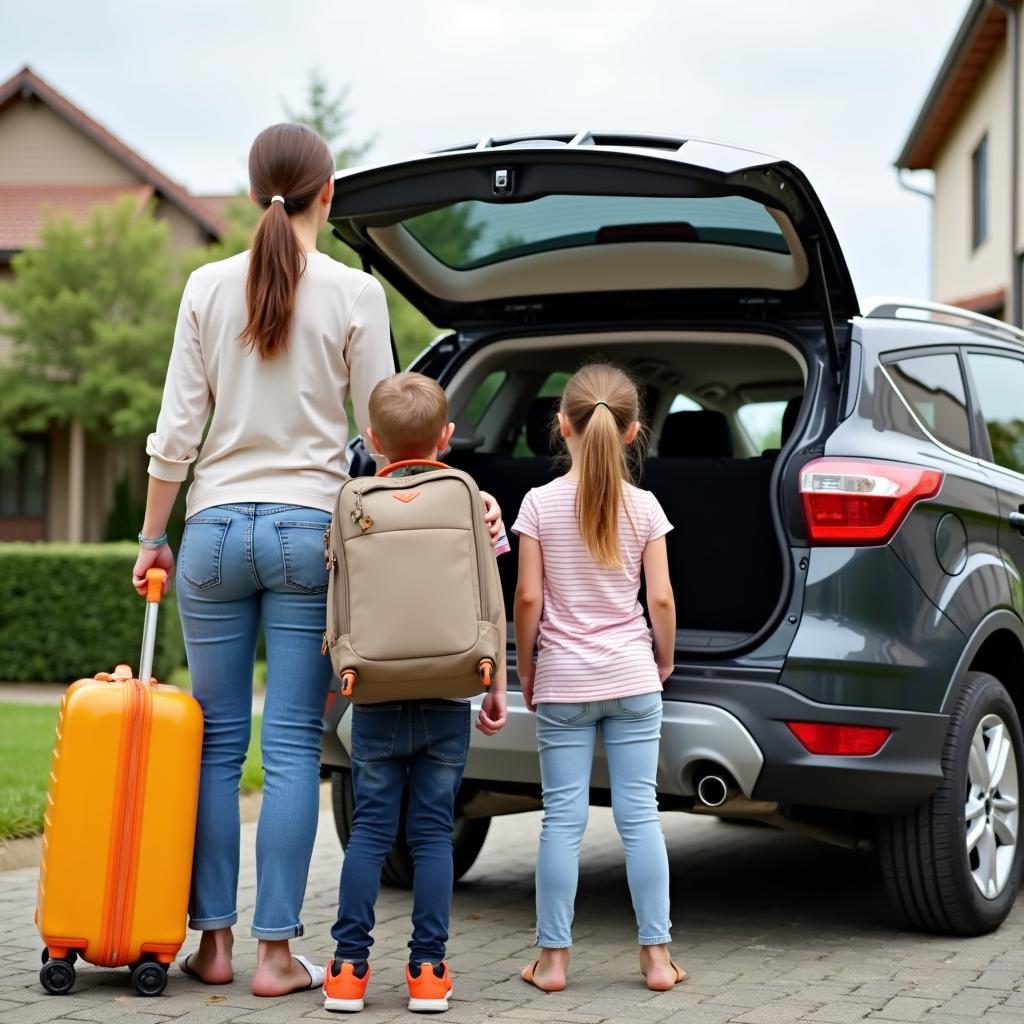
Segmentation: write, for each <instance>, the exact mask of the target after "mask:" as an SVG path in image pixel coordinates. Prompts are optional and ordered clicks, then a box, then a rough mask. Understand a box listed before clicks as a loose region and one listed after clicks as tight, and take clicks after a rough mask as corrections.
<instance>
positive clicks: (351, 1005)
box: [324, 996, 363, 1013]
mask: <svg viewBox="0 0 1024 1024" xmlns="http://www.w3.org/2000/svg"><path fill="white" fill-rule="evenodd" d="M324 1009H325V1010H331V1011H333V1012H334V1013H359V1011H360V1010H362V1009H363V1000H362V999H331V998H330V997H329V996H328V997H327V998H325V999H324Z"/></svg>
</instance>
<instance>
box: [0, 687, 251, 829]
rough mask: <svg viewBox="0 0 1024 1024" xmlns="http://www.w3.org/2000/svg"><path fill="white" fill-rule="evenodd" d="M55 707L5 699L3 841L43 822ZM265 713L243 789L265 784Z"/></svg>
mask: <svg viewBox="0 0 1024 1024" xmlns="http://www.w3.org/2000/svg"><path fill="white" fill-rule="evenodd" d="M56 724H57V709H56V708H55V707H35V706H31V705H22V704H0V841H3V840H5V839H16V838H18V837H20V836H31V835H35V834H36V833H37V832H39V831H40V830H41V829H42V827H43V807H44V805H45V803H46V779H47V776H48V775H49V770H50V752H51V750H52V748H53V733H54V727H55V726H56ZM259 735H260V718H259V716H255V715H254V716H253V722H252V741H251V742H250V744H249V754H248V756H247V757H246V759H245V765H244V767H243V768H242V792H243V793H251V792H253V791H254V790H258V789H261V788H262V787H263V768H262V767H261V764H260V741H259Z"/></svg>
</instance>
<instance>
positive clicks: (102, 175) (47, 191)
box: [0, 67, 224, 541]
mask: <svg viewBox="0 0 1024 1024" xmlns="http://www.w3.org/2000/svg"><path fill="white" fill-rule="evenodd" d="M126 195H127V196H132V197H133V198H135V199H137V200H138V202H139V204H140V206H141V205H142V204H145V203H148V202H152V203H153V205H154V211H155V215H156V217H158V218H159V219H161V220H164V221H166V222H167V224H168V227H169V231H170V236H171V240H172V244H174V245H175V246H180V247H183V248H184V247H194V246H198V245H205V244H207V243H209V242H211V241H214V240H216V239H217V238H219V237H220V234H221V233H222V231H223V228H224V222H223V218H222V212H223V200H224V197H221V196H206V197H201V196H194V195H191V194H190V193H189V192H188V191H187V190H186V189H185V188H184V187H183V186H181V185H179V184H178V183H177V182H175V181H173V180H172V179H171V178H169V177H167V175H166V174H164V173H163V172H162V171H160V170H158V169H157V168H156V167H154V166H153V165H152V164H151V163H150V162H149V161H148V160H146V159H145V158H144V157H142V156H140V155H139V154H138V153H137V152H135V151H134V150H133V149H132V148H131V147H130V146H128V145H127V144H126V143H124V142H123V141H121V140H120V139H118V138H117V137H116V136H115V135H113V134H112V133H111V132H110V131H108V130H107V129H106V128H104V127H103V126H102V125H101V124H99V123H97V122H96V121H95V120H93V118H92V117H90V116H89V115H88V114H86V113H85V112H84V111H82V110H81V109H79V108H78V107H77V106H75V104H74V103H72V102H71V101H70V100H69V99H67V97H65V96H63V95H62V94H61V93H59V92H58V91H57V90H56V89H54V88H53V86H51V85H49V84H48V83H47V82H45V81H44V80H43V79H42V78H40V77H39V76H38V75H37V74H36V73H35V72H34V71H32V70H31V68H28V67H25V68H22V70H21V71H19V72H18V73H17V74H15V75H14V76H13V77H12V78H9V79H8V80H7V81H6V82H3V83H2V84H0V278H2V277H3V276H5V275H10V274H11V268H10V264H11V258H12V257H13V256H14V255H15V254H16V253H18V252H19V251H21V250H22V249H25V248H27V247H29V246H32V245H34V244H35V243H36V242H37V240H38V232H39V228H40V225H41V223H42V221H43V218H44V216H45V211H46V210H47V208H50V209H53V210H56V211H62V212H64V211H66V212H68V213H70V214H71V215H72V216H73V217H74V218H76V219H77V220H82V221H84V220H85V219H86V218H87V216H88V214H89V210H90V209H91V208H92V207H93V206H94V205H96V204H98V203H109V202H113V201H115V200H116V199H118V198H119V197H122V196H126ZM4 347H5V342H4V339H3V338H2V329H0V358H2V357H3V352H4ZM24 441H25V448H24V451H23V452H22V454H21V456H20V457H19V458H18V460H17V461H15V462H14V463H13V464H9V465H7V466H5V467H2V468H0V540H67V541H92V540H102V539H103V536H104V533H105V529H106V524H107V518H108V516H109V513H110V509H111V507H112V505H113V501H114V493H115V484H116V482H117V481H118V480H120V479H122V478H124V477H125V476H128V477H137V476H139V475H140V474H143V475H144V466H145V463H144V460H143V458H142V455H141V451H140V447H141V446H140V445H139V444H137V443H135V444H101V443H99V442H96V441H93V440H92V439H90V438H87V437H85V436H84V435H83V432H82V430H81V428H80V427H79V426H77V424H70V425H58V424H54V425H52V426H51V427H50V428H49V430H47V431H46V432H44V433H40V434H37V435H33V436H31V437H26V438H24ZM136 482H137V481H136Z"/></svg>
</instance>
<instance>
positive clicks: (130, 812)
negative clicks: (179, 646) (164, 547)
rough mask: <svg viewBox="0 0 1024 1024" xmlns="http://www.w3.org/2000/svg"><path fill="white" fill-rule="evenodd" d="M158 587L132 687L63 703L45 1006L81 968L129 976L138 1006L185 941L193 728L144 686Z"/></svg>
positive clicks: (122, 673)
mask: <svg viewBox="0 0 1024 1024" xmlns="http://www.w3.org/2000/svg"><path fill="white" fill-rule="evenodd" d="M165 577H166V574H165V573H164V572H163V570H162V569H151V570H150V571H149V573H147V578H148V581H149V592H148V594H147V596H146V620H145V628H144V630H143V641H142V658H141V662H140V669H139V678H138V679H135V678H133V677H132V671H131V668H129V667H128V666H127V665H119V666H118V667H117V669H115V670H114V672H113V673H112V674H108V673H101V674H99V675H97V676H95V677H94V678H92V679H79V680H78V682H76V683H73V684H72V685H71V686H70V687H68V690H67V693H66V694H65V696H64V700H63V701H62V703H61V709H60V718H59V720H58V723H57V742H56V746H55V747H54V751H53V762H52V767H51V769H50V788H49V794H48V796H47V805H46V813H45V817H44V827H43V857H42V865H41V868H40V872H39V891H38V898H37V902H36V925H37V926H38V928H39V934H40V935H41V936H42V938H43V942H44V943H46V948H45V949H44V950H43V969H42V971H40V975H39V978H40V981H41V982H42V984H43V988H45V989H46V991H47V992H50V993H53V994H64V993H66V992H69V991H70V990H71V988H72V986H73V985H74V983H75V966H74V965H75V961H76V959H77V958H78V957H82V958H83V959H84V960H87V961H88V962H89V963H92V964H97V965H99V966H101V967H124V966H126V965H127V966H131V968H132V981H133V983H134V985H135V988H136V990H137V991H138V992H139V994H140V995H147V996H155V995H159V994H160V993H161V992H162V991H163V990H164V987H165V986H166V984H167V968H168V966H169V965H170V964H171V963H172V962H173V961H174V957H175V955H176V954H177V952H178V950H179V949H180V948H181V944H182V942H183V941H184V939H185V914H186V910H187V907H188V894H189V882H190V876H191V872H192V844H193V840H194V837H195V823H196V801H197V797H198V792H199V758H200V750H201V746H202V737H203V716H202V711H201V710H200V708H199V705H198V704H197V703H196V701H195V700H194V699H193V698H192V697H191V696H190V695H188V694H187V693H184V692H183V691H181V690H179V689H177V688H176V687H173V686H162V685H160V684H159V683H157V682H156V680H155V679H152V678H151V673H152V667H153V645H154V640H155V634H156V616H157V609H158V607H159V602H160V597H161V594H162V590H163V581H164V579H165Z"/></svg>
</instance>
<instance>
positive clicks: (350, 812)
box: [331, 768, 491, 889]
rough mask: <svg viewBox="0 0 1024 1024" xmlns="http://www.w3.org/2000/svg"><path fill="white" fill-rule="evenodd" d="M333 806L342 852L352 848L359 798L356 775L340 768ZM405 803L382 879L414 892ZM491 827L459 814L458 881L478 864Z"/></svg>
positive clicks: (454, 841)
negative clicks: (406, 837)
mask: <svg viewBox="0 0 1024 1024" xmlns="http://www.w3.org/2000/svg"><path fill="white" fill-rule="evenodd" d="M331 803H332V805H333V808H334V827H335V829H336V830H337V832H338V839H339V840H340V841H341V846H342V849H347V848H348V841H349V838H350V836H351V835H352V823H353V821H354V820H355V795H354V794H353V792H352V772H351V771H350V770H349V769H348V768H340V769H339V770H338V771H336V772H334V773H332V775H331ZM405 810H406V808H405V801H404V800H403V803H402V817H401V820H400V822H399V825H398V838H397V839H396V840H395V843H394V845H393V846H392V847H391V850H390V852H389V853H388V855H387V858H386V859H385V861H384V867H383V869H382V870H381V875H380V880H381V881H382V882H383V883H384V885H389V886H392V887H393V888H396V889H411V888H412V878H413V863H412V852H411V851H410V850H409V845H408V843H406V841H405ZM490 827H491V819H490V818H463V817H462V816H461V815H457V816H456V818H455V825H454V827H453V828H452V850H453V853H454V859H455V879H456V880H458V879H460V878H461V877H462V876H463V875H464V874H465V873H466V872H467V871H468V870H469V869H470V868H471V867H472V866H473V863H474V862H475V861H476V859H477V857H478V856H479V854H480V850H481V849H482V848H483V845H484V840H485V839H486V838H487V830H488V829H489V828H490Z"/></svg>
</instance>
